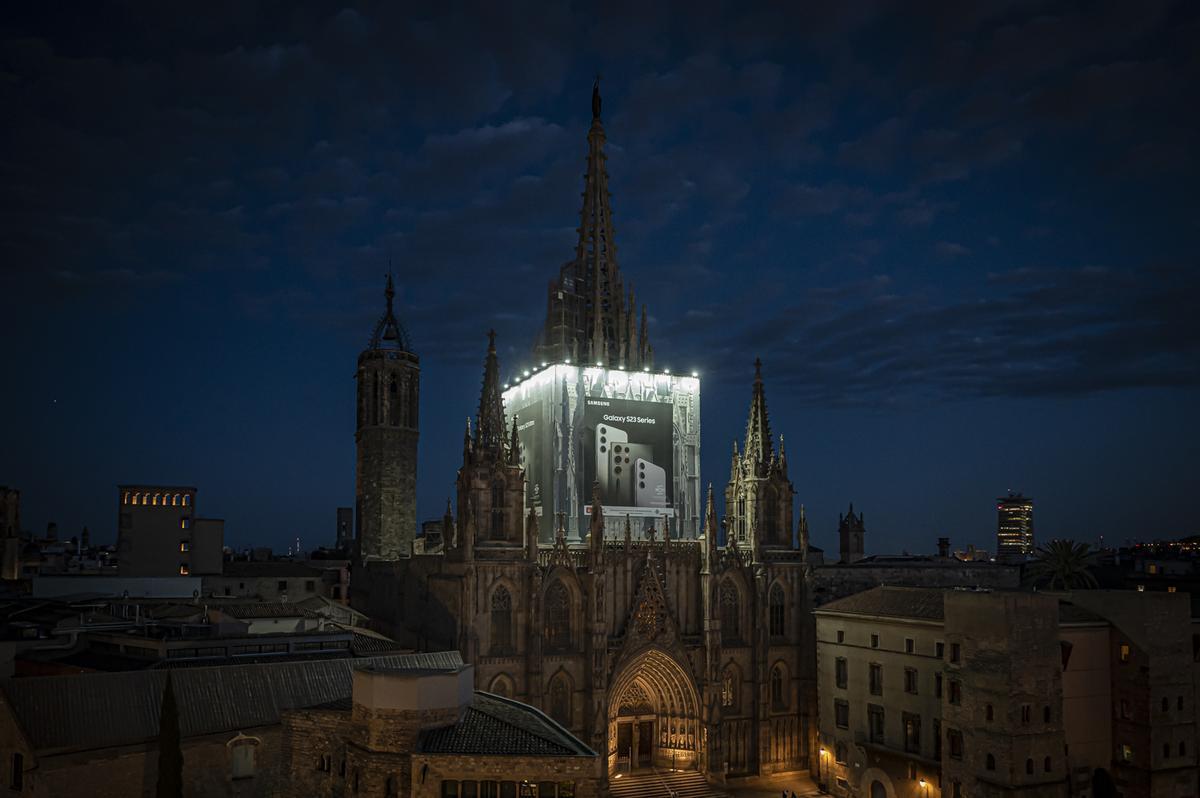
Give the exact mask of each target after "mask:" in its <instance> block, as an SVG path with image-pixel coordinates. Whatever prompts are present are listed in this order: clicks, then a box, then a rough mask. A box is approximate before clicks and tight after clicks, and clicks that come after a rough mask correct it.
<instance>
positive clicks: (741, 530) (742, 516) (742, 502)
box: [737, 496, 746, 543]
mask: <svg viewBox="0 0 1200 798" xmlns="http://www.w3.org/2000/svg"><path fill="white" fill-rule="evenodd" d="M737 539H738V543H741V542H742V541H744V540H745V539H746V497H745V496H739V497H738V535H737Z"/></svg>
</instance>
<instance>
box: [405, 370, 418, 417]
mask: <svg viewBox="0 0 1200 798" xmlns="http://www.w3.org/2000/svg"><path fill="white" fill-rule="evenodd" d="M405 393H406V394H407V395H408V420H407V423H406V426H409V427H416V426H417V413H418V412H419V409H420V405H419V404H418V402H417V381H416V380H414V379H408V380H405Z"/></svg>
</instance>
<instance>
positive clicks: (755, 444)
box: [743, 359, 774, 475]
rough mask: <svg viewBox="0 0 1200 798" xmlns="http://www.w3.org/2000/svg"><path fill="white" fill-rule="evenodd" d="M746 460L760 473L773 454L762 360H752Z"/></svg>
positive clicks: (745, 448) (745, 449)
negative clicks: (752, 370) (752, 376)
mask: <svg viewBox="0 0 1200 798" xmlns="http://www.w3.org/2000/svg"><path fill="white" fill-rule="evenodd" d="M743 454H744V456H745V458H746V460H747V461H748V462H749V463H750V464H751V465H752V466H753V467H754V470H755V472H757V473H759V474H760V475H761V473H762V470H763V469H765V468H766V467H767V465H768V464H769V463H770V462H771V457H772V455H773V454H774V452H773V451H772V446H771V423H770V421H769V420H768V419H767V395H766V393H765V392H764V391H763V379H762V361H761V360H757V359H756V360H755V361H754V394H753V396H751V398H750V416H749V418H747V419H746V445H745V447H744V450H743Z"/></svg>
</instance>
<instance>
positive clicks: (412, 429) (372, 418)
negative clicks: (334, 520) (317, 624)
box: [354, 275, 421, 562]
mask: <svg viewBox="0 0 1200 798" xmlns="http://www.w3.org/2000/svg"><path fill="white" fill-rule="evenodd" d="M384 296H385V297H386V298H387V309H386V310H385V311H384V314H383V316H382V318H380V319H379V323H378V324H376V325H375V331H374V333H373V334H372V335H371V343H370V344H369V345H368V346H367V348H366V349H364V350H363V352H362V354H360V355H359V356H358V373H357V374H356V375H355V379H357V381H358V423H357V425H356V427H355V433H354V440H355V443H356V444H357V465H356V470H355V477H356V479H355V518H354V523H355V536H356V539H357V540H356V544H355V552H356V555H357V558H358V560H359V562H369V561H372V560H398V559H401V558H405V557H411V556H412V546H413V537H414V536H415V535H416V530H417V427H418V407H419V398H418V397H419V388H420V381H421V368H420V360H419V358H418V357H417V356H416V354H414V353H413V349H412V344H411V343H410V342H409V340H408V333H407V332H406V331H405V329H404V325H402V324H401V323H400V322H399V321H398V320H397V319H396V314H395V312H394V311H393V309H392V302H393V300H394V298H395V296H396V291H395V288H394V287H393V286H392V277H391V275H388V279H387V288H386V290H385V291H384Z"/></svg>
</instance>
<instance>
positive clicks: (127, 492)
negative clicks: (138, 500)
mask: <svg viewBox="0 0 1200 798" xmlns="http://www.w3.org/2000/svg"><path fill="white" fill-rule="evenodd" d="M121 504H129V491H125V498H123V499H121Z"/></svg>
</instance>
